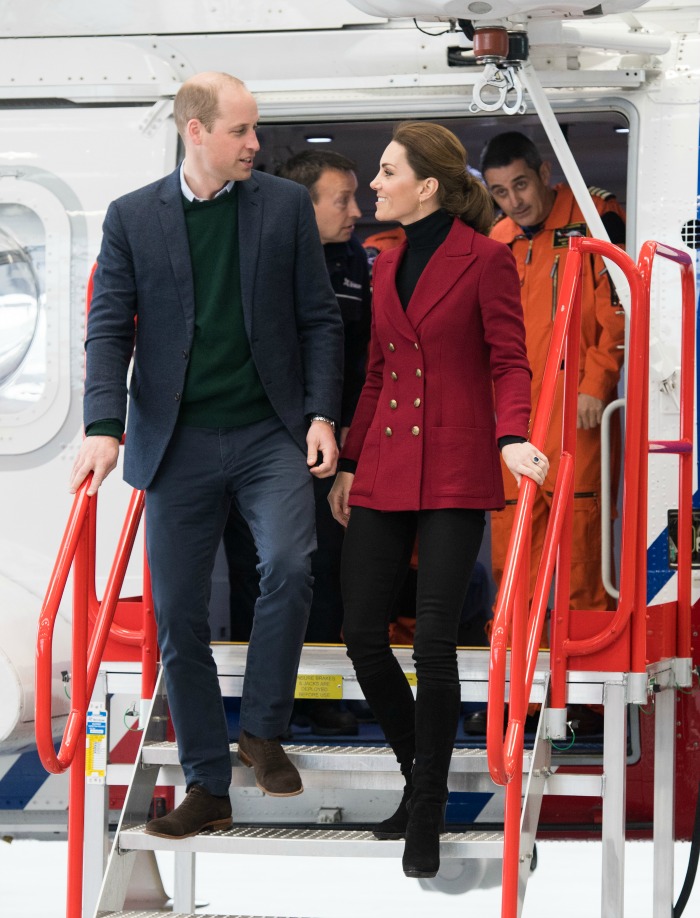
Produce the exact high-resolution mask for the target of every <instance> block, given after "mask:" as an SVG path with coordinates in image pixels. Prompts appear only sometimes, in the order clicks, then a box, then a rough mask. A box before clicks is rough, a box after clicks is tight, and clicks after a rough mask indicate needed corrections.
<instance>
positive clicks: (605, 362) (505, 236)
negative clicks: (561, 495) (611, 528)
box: [491, 185, 625, 610]
mask: <svg viewBox="0 0 700 918" xmlns="http://www.w3.org/2000/svg"><path fill="white" fill-rule="evenodd" d="M555 190H556V192H557V196H556V199H555V201H554V206H553V207H552V210H551V212H550V214H549V216H548V217H547V219H546V220H545V223H544V226H543V227H542V229H540V230H539V231H538V232H537V233H536V234H535V235H534V236H533V237H532V238H531V239H528V238H527V237H526V236H525V235H524V233H523V231H522V230H521V228H520V227H519V226H518V225H517V224H516V223H515V222H514V221H513V220H511V219H510V218H508V217H505V218H503V219H502V220H500V221H499V222H498V223H497V224H496V225H495V226H494V228H493V230H492V231H491V237H492V238H493V239H497V240H499V241H500V242H505V243H506V244H507V245H509V246H510V248H511V250H512V252H513V255H514V256H515V260H516V262H517V265H518V273H519V274H520V284H521V288H522V303H523V312H524V317H525V335H526V343H527V355H528V358H529V360H530V364H531V366H532V406H533V412H534V409H535V406H536V405H537V399H538V398H539V394H540V389H541V386H542V376H543V373H544V366H545V360H546V357H547V349H548V347H549V341H550V337H551V333H552V328H553V318H554V309H555V302H556V296H557V291H558V289H559V285H560V284H561V279H562V276H563V273H564V266H565V263H566V258H567V254H568V236H569V235H590V234H589V233H588V231H587V227H586V224H585V221H584V218H583V214H582V213H581V211H580V209H579V207H578V205H577V204H576V201H575V199H574V195H573V193H572V191H571V189H570V188H568V187H567V186H566V185H557V186H556V188H555ZM604 195H605V193H601V194H595V193H594V194H592V195H591V196H592V198H593V201H594V202H595V206H596V209H597V210H598V213H600V214H601V215H602V214H604V213H608V212H610V211H612V212H614V213H616V214H618V215H619V216H620V217H621V218H622V219H624V211H623V210H622V208H621V207H620V205H619V204H618V203H617V201H616V200H615V199H614V198H612V197H609V196H608V197H605V196H604ZM582 282H583V283H582V296H581V314H582V315H581V357H580V371H579V389H578V391H579V393H585V394H587V395H592V396H594V397H595V398H598V399H600V400H601V401H602V402H603V403H604V404H607V403H608V402H610V401H611V400H612V399H613V398H614V397H615V395H616V388H617V383H618V379H619V376H620V367H621V365H622V360H623V353H624V352H623V345H624V334H625V319H624V315H623V313H622V310H621V307H620V305H619V303H618V301H617V297H616V296H615V293H614V290H613V288H612V286H611V284H610V280H609V278H608V274H607V272H606V270H605V265H604V263H603V261H602V259H601V258H600V257H599V256H586V257H585V258H584V262H583V278H582ZM563 382H564V374H563V373H561V378H560V380H559V388H558V393H557V397H556V398H555V402H554V410H553V413H552V422H551V425H550V432H549V435H548V438H547V442H546V443H545V444H544V447H543V451H544V452H545V453H546V454H547V456H548V458H549V462H550V466H549V474H548V475H547V478H546V480H545V483H544V485H543V487H542V488H539V489H538V490H537V492H536V497H535V505H534V509H533V527H532V529H533V532H532V554H531V570H530V596H531V597H532V593H533V591H534V585H535V574H536V570H537V564H538V563H539V559H540V556H541V553H542V545H543V542H544V533H545V529H546V525H547V518H548V514H549V509H550V506H551V500H552V491H553V490H554V482H555V480H556V476H557V469H558V467H559V454H560V452H561V426H562V400H563V399H562V393H563ZM612 446H613V449H612V451H611V458H612V461H613V470H614V471H613V481H614V482H616V472H617V466H618V464H619V442H618V443H617V444H616V443H615V442H614V443H613V444H612ZM616 447H617V448H616ZM502 466H503V473H504V475H503V479H504V483H505V491H506V502H507V505H506V508H505V510H502V511H499V512H494V513H492V514H491V552H492V564H493V576H494V580H495V582H496V587H497V588H498V587H500V583H501V578H502V576H503V566H504V563H505V556H506V551H507V548H508V540H509V538H510V532H511V528H512V525H513V518H514V514H515V503H516V501H517V497H518V488H517V485H516V484H515V479H514V478H513V476H512V475H511V474H510V473H508V470H507V468H506V466H505V464H503V463H502ZM614 502H615V494H614V493H613V505H614ZM600 531H601V518H600V427H596V428H594V429H592V430H582V429H579V430H578V431H577V441H576V472H575V479H574V522H573V550H572V565H571V608H572V609H603V610H605V609H611V608H614V606H613V604H612V601H611V599H610V597H609V596H608V594H607V593H606V592H605V589H604V588H603V584H602V580H601V573H600V563H601V535H600Z"/></svg>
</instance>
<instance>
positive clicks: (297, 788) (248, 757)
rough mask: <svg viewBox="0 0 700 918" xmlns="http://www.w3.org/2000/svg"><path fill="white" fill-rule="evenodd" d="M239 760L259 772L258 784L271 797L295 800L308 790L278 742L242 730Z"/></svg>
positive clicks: (239, 739)
mask: <svg viewBox="0 0 700 918" xmlns="http://www.w3.org/2000/svg"><path fill="white" fill-rule="evenodd" d="M238 758H239V759H240V760H241V762H243V764H244V765H247V766H248V768H254V769H255V783H256V785H257V786H258V787H259V788H260V790H261V791H264V792H265V793H266V794H269V795H270V797H295V796H296V795H297V794H300V793H301V792H302V791H303V790H304V788H303V786H302V783H301V778H300V777H299V772H298V771H297V770H296V768H295V767H294V765H292V763H291V762H290V761H289V759H288V758H287V753H286V752H285V751H284V749H283V748H282V745H281V743H280V741H279V740H278V739H260V737H259V736H252V735H251V734H250V733H246V731H245V730H241V735H240V736H239V738H238Z"/></svg>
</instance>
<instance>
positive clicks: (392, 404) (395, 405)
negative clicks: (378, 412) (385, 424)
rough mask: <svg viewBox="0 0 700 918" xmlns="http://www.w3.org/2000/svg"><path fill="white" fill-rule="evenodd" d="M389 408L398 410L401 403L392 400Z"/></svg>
mask: <svg viewBox="0 0 700 918" xmlns="http://www.w3.org/2000/svg"><path fill="white" fill-rule="evenodd" d="M389 407H390V408H398V407H399V403H398V402H397V401H396V399H395V398H392V400H391V401H390V402H389Z"/></svg>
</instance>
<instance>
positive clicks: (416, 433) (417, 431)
mask: <svg viewBox="0 0 700 918" xmlns="http://www.w3.org/2000/svg"><path fill="white" fill-rule="evenodd" d="M411 433H412V434H413V436H414V437H417V436H418V434H419V433H420V427H412V428H411Z"/></svg>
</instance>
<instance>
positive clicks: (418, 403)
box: [413, 398, 420, 408]
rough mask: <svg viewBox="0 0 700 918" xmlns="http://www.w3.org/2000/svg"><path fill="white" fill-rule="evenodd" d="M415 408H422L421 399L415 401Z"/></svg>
mask: <svg viewBox="0 0 700 918" xmlns="http://www.w3.org/2000/svg"><path fill="white" fill-rule="evenodd" d="M413 407H414V408H420V399H419V398H417V399H415V401H414V402H413Z"/></svg>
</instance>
